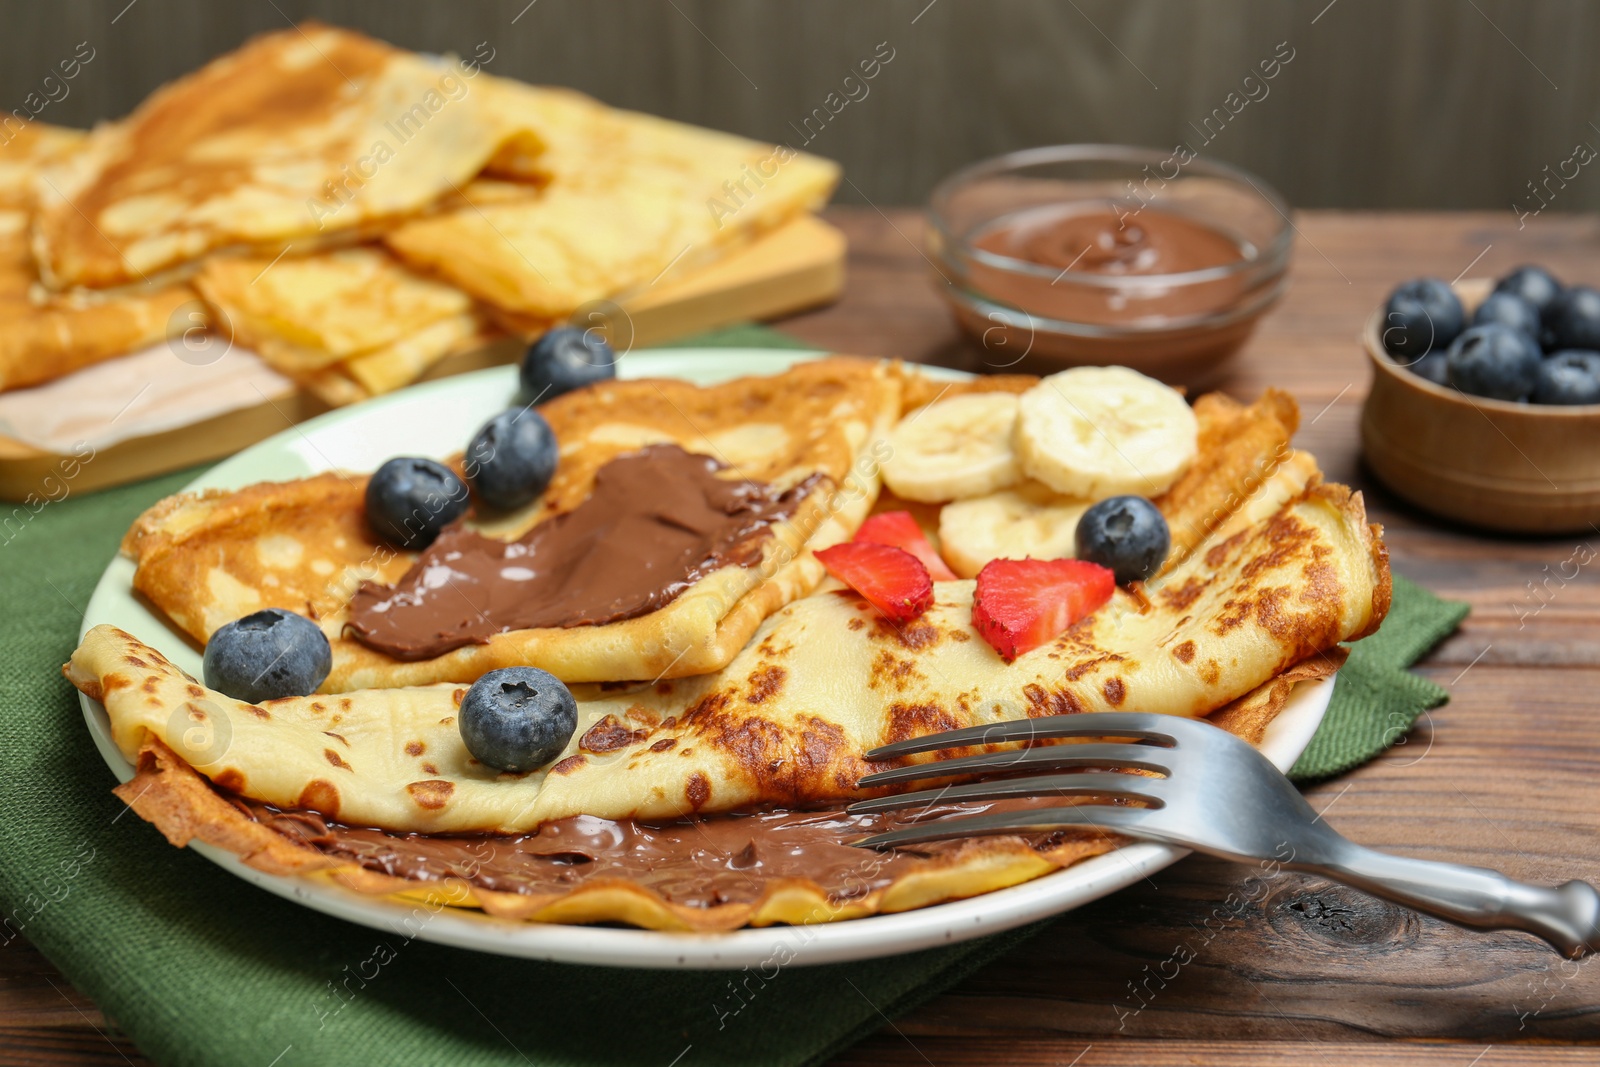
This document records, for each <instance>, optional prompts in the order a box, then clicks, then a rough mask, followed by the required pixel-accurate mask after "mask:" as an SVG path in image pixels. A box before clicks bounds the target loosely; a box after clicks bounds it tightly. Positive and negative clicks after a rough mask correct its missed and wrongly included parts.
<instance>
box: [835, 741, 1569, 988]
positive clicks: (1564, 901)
mask: <svg viewBox="0 0 1600 1067" xmlns="http://www.w3.org/2000/svg"><path fill="white" fill-rule="evenodd" d="M1059 738H1119V739H1120V738H1136V739H1138V740H1137V741H1135V742H1132V743H1130V742H1127V741H1121V740H1118V741H1110V742H1107V741H1102V742H1099V743H1080V744H1067V745H1038V746H1031V747H1026V748H1013V749H1008V750H1003V751H998V752H985V753H982V754H979V755H972V756H962V757H957V758H953V759H944V760H937V761H933V762H926V763H915V764H908V765H906V766H902V767H896V768H894V769H893V770H887V771H883V772H881V773H878V774H870V775H867V776H866V777H865V778H863V779H861V782H860V785H861V787H862V788H871V787H875V786H887V785H899V784H902V783H906V782H913V781H926V780H929V779H937V778H952V777H958V776H970V775H974V774H985V773H990V774H992V773H996V772H1019V771H1028V772H1034V773H1031V774H1028V775H1027V776H1025V777H1009V778H1000V779H993V780H989V781H978V782H972V783H969V784H964V785H946V786H944V787H942V788H938V789H924V790H919V791H917V792H911V793H900V794H897V795H893V796H885V797H880V798H875V799H872V800H863V801H861V802H859V803H856V804H852V805H851V806H850V811H851V812H853V813H854V812H863V813H867V812H889V811H903V810H905V809H908V808H916V807H919V806H926V805H931V804H934V803H938V804H941V805H943V804H947V803H955V802H959V801H976V800H996V799H1005V798H1020V797H1042V796H1046V797H1047V796H1061V797H1072V798H1085V801H1084V803H1080V804H1076V805H1073V806H1070V807H1044V808H1033V809H1027V810H1021V811H1004V812H991V813H988V814H983V815H975V816H969V817H965V818H935V819H929V820H927V821H926V822H923V823H921V824H915V825H912V826H910V827H907V828H905V829H901V830H893V831H890V832H888V833H882V834H878V835H877V836H875V837H869V838H865V839H863V840H861V841H857V842H855V843H856V844H858V845H861V846H863V847H872V848H884V847H898V846H903V845H911V844H915V843H919V842H926V841H941V840H950V839H953V838H960V837H968V836H973V835H978V834H1002V833H1004V834H1014V833H1027V832H1032V831H1039V832H1048V831H1051V830H1058V829H1065V828H1069V827H1092V828H1097V829H1102V830H1109V831H1114V832H1117V833H1122V834H1126V835H1128V836H1130V837H1138V838H1147V839H1149V840H1153V841H1161V842H1164V843H1166V844H1170V845H1179V846H1181V847H1183V848H1187V849H1194V850H1196V851H1198V852H1205V853H1209V854H1210V855H1213V856H1220V857H1222V858H1223V859H1229V860H1236V861H1258V860H1259V861H1277V862H1279V863H1281V865H1282V866H1284V867H1287V868H1289V869H1291V870H1299V871H1311V872H1314V873H1316V874H1320V875H1323V876H1324V877H1327V878H1331V879H1333V880H1334V881H1337V882H1343V883H1344V884H1346V885H1351V886H1355V887H1356V888H1358V889H1362V890H1365V891H1366V892H1368V893H1372V894H1374V895H1375V896H1379V897H1383V898H1385V899H1387V900H1392V901H1394V902H1396V903H1399V904H1404V905H1405V906H1407V907H1409V908H1414V909H1416V910H1417V911H1421V912H1426V913H1427V914H1429V915H1433V916H1437V917H1438V918H1440V919H1444V920H1446V921H1449V922H1453V923H1457V924H1459V925H1461V926H1468V927H1474V928H1477V929H1483V930H1506V929H1510V930H1524V931H1526V932H1528V933H1530V934H1535V935H1537V936H1539V937H1541V938H1543V939H1544V940H1546V941H1548V942H1549V943H1550V944H1551V945H1552V946H1554V947H1555V948H1556V949H1557V950H1558V951H1560V952H1562V953H1563V954H1565V955H1566V956H1568V957H1571V958H1574V959H1575V958H1577V957H1579V956H1582V955H1584V954H1585V953H1587V952H1590V951H1592V950H1593V949H1595V948H1600V893H1597V892H1596V891H1595V889H1594V887H1593V886H1591V885H1590V884H1589V883H1587V882H1582V881H1571V882H1565V883H1563V884H1561V885H1558V886H1553V887H1550V886H1538V885H1528V884H1526V883H1523V882H1517V881H1513V880H1512V879H1510V878H1507V877H1506V876H1504V875H1502V874H1500V873H1498V872H1496V871H1491V870H1487V869H1486V868H1483V867H1464V866H1458V865H1456V864H1451V863H1435V862H1433V861H1431V860H1419V859H1410V858H1407V857H1404V856H1393V855H1389V854H1388V853H1384V852H1375V851H1373V850H1372V849H1369V848H1363V847H1362V846H1360V845H1357V844H1353V843H1352V842H1350V841H1347V840H1346V839H1345V838H1343V837H1341V836H1340V835H1339V834H1338V833H1336V832H1335V831H1334V830H1333V828H1332V827H1330V826H1329V825H1328V824H1327V823H1326V822H1324V821H1323V820H1322V819H1321V818H1320V817H1319V816H1318V815H1317V814H1316V813H1315V812H1313V811H1312V810H1311V806H1310V805H1308V804H1307V803H1306V801H1305V798H1304V797H1302V796H1301V795H1300V791H1299V790H1298V789H1296V788H1295V787H1294V786H1293V785H1292V784H1291V783H1290V781H1289V779H1288V778H1286V777H1284V775H1283V773H1282V772H1281V771H1279V770H1278V769H1277V768H1276V767H1274V766H1273V765H1272V764H1271V763H1270V762H1268V760H1267V758H1266V757H1265V756H1263V755H1261V753H1259V752H1257V751H1256V750H1255V749H1254V748H1253V747H1251V746H1250V745H1249V744H1247V743H1246V742H1244V741H1241V740H1240V739H1239V738H1237V737H1234V736H1233V735H1232V734H1230V733H1228V732H1227V731H1225V730H1222V729H1219V728H1218V727H1215V726H1212V725H1211V724H1210V723H1207V722H1204V721H1201V720H1194V719H1183V718H1178V717H1176V716H1170V715H1150V714H1139V713H1133V712H1102V713H1095V714H1087V715H1056V716H1052V717H1049V718H1040V719H1020V720H1016V721H1012V722H1002V723H995V724H992V725H988V726H973V727H969V728H967V729H964V730H951V731H948V732H945V733H940V734H932V735H930V736H927V737H919V738H914V739H912V740H908V741H900V742H897V743H895V744H892V745H885V746H883V747H882V748H876V749H873V750H872V751H871V752H868V753H867V754H866V758H867V759H870V760H890V759H897V758H899V757H901V756H909V755H912V754H914V753H919V752H932V751H935V750H938V749H946V748H955V747H963V746H968V745H994V744H1000V743H1002V742H1012V741H1021V742H1027V741H1044V740H1052V739H1059ZM1129 768H1136V769H1139V770H1145V771H1154V772H1156V773H1158V774H1161V775H1164V776H1165V777H1161V778H1152V777H1147V776H1144V775H1136V774H1127V773H1122V770H1125V769H1129ZM1038 772H1064V773H1045V774H1040V773H1038ZM1130 801H1131V802H1133V803H1135V804H1140V805H1143V806H1142V807H1131V806H1108V805H1114V804H1117V803H1118V802H1130Z"/></svg>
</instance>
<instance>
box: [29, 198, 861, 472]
mask: <svg viewBox="0 0 1600 1067" xmlns="http://www.w3.org/2000/svg"><path fill="white" fill-rule="evenodd" d="M844 257H845V239H844V235H843V234H841V233H840V232H839V231H838V230H837V229H835V228H834V227H832V226H830V225H828V224H827V223H825V222H823V221H821V220H820V219H817V218H814V217H811V216H807V217H804V218H800V219H796V220H795V221H793V222H791V223H789V224H787V225H786V226H783V227H781V228H780V229H778V230H775V231H773V232H772V233H770V234H768V235H766V236H765V237H763V238H761V239H759V240H757V241H755V242H753V243H751V244H750V245H748V246H747V247H745V248H741V249H739V250H738V251H735V252H732V253H730V254H729V255H727V256H725V257H723V258H722V259H720V260H718V261H717V262H715V263H712V264H710V265H708V266H706V267H704V268H700V269H697V270H694V271H693V272H690V273H686V274H685V275H684V276H683V277H682V278H676V279H670V280H667V281H664V282H661V283H659V284H656V285H652V286H647V287H645V288H644V289H642V290H641V291H639V292H638V293H637V294H635V295H633V296H629V297H623V298H622V299H621V300H619V301H617V302H616V303H615V304H611V303H609V302H608V303H606V304H605V305H603V306H597V308H596V316H597V318H596V319H595V320H594V321H593V322H587V321H586V324H590V325H597V326H599V327H600V328H601V329H602V332H604V333H606V334H607V335H608V336H611V335H614V339H615V340H616V342H617V343H618V347H619V349H629V348H645V347H648V346H650V345H655V344H661V343H663V342H666V341H672V340H676V339H678V338H682V337H688V336H691V335H693V334H696V333H701V332H703V331H706V330H713V329H716V328H718V327H720V326H728V325H731V324H733V323H737V322H750V321H760V320H763V319H769V318H774V317H776V316H779V315H784V314H788V313H790V312H794V311H799V310H802V309H805V308H811V307H815V306H816V305H818V304H824V303H827V302H828V301H830V300H833V299H835V298H836V297H837V296H838V295H839V292H840V290H841V289H842V288H843V286H844ZM524 347H525V342H524V341H522V340H521V339H519V338H516V337H504V338H501V339H499V340H497V341H495V342H493V343H491V344H489V345H486V346H484V347H483V348H479V349H477V350H475V351H472V352H467V353H463V354H461V355H457V356H452V357H449V358H447V359H444V360H441V361H440V362H439V363H437V364H435V365H434V366H433V367H432V368H430V369H429V370H428V372H427V373H426V374H424V375H423V379H424V380H426V379H432V378H442V377H447V376H449V375H452V374H461V373H464V372H466V371H472V370H480V369H482V368H484V367H490V366H494V365H496V364H502V363H511V362H514V361H516V360H518V359H520V358H521V357H522V352H523V349H524ZM326 410H328V409H327V405H326V404H324V403H323V402H321V401H320V400H318V399H317V398H315V397H314V396H312V395H310V394H309V393H306V392H303V391H300V390H294V389H291V390H288V391H286V392H284V393H283V394H281V395H278V396H272V397H268V398H266V399H264V400H263V401H262V402H261V403H259V404H254V405H251V406H249V407H245V408H239V409H235V410H233V411H229V412H226V413H223V414H220V415H216V416H214V417H211V418H206V419H203V420H201V421H198V422H195V423H191V424H189V425H186V426H180V427H177V428H175V429H171V430H166V431H164V432H161V433H153V434H149V435H146V436H142V437H134V438H130V439H128V440H125V441H120V442H118V443H116V444H113V445H109V446H107V447H105V448H101V449H97V450H96V452H95V455H94V462H93V463H89V464H83V465H81V466H78V465H75V464H74V465H72V468H71V469H74V470H76V471H77V473H76V474H75V475H74V476H72V478H71V482H72V491H73V492H75V493H77V492H87V491H89V490H93V489H100V488H104V487H106V486H110V485H121V484H124V483H126V482H132V481H137V480H138V479H140V478H148V477H150V476H152V475H155V474H160V473H163V472H165V471H171V470H178V469H180V468H183V467H187V466H192V465H193V464H196V463H202V462H205V461H206V460H211V459H218V458H220V457H222V456H227V455H231V454H233V453H234V452H237V451H239V450H240V449H241V448H244V447H245V446H247V445H250V444H253V443H255V442H256V441H259V440H262V439H263V438H266V437H270V436H271V435H272V434H275V433H278V432H280V431H281V430H283V429H284V428H285V427H286V426H287V425H290V424H292V423H295V422H299V421H302V420H304V419H307V418H310V417H311V416H313V415H317V414H320V413H321V412H323V411H326ZM64 464H73V461H72V458H71V457H67V456H62V455H58V454H56V453H54V452H51V451H48V450H45V449H40V448H36V447H34V446H32V445H29V444H26V443H23V442H21V441H16V440H12V439H10V438H7V437H5V436H3V435H0V499H4V500H15V501H25V500H27V499H28V497H29V496H30V495H33V496H35V497H36V498H45V499H48V498H49V496H50V489H51V486H52V485H53V484H54V482H55V481H56V480H57V479H59V477H60V475H59V472H60V471H61V470H62V469H63V465H64Z"/></svg>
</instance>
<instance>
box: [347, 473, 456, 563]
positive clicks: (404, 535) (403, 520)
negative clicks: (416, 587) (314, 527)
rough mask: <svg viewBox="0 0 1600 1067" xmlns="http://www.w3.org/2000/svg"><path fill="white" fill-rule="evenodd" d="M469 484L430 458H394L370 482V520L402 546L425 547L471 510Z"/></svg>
mask: <svg viewBox="0 0 1600 1067" xmlns="http://www.w3.org/2000/svg"><path fill="white" fill-rule="evenodd" d="M467 499H468V498H467V486H466V483H464V482H463V481H462V480H461V479H460V478H458V477H456V472H455V471H453V470H451V469H450V468H449V467H446V466H445V465H444V464H443V463H437V462H435V461H434V460H431V459H422V458H420V457H418V456H396V457H395V458H394V459H391V460H389V461H388V462H387V463H385V464H384V465H383V466H381V467H379V468H378V469H377V471H376V472H375V473H374V474H373V475H372V478H371V480H369V481H368V482H367V494H366V505H367V522H368V523H370V524H371V525H372V528H373V530H375V531H376V532H377V533H378V535H379V536H380V537H382V538H383V539H384V540H386V541H389V542H390V543H392V544H396V545H399V546H400V547H401V548H427V547H428V546H429V545H431V544H433V539H434V538H435V537H438V536H439V531H440V530H442V529H444V528H445V527H446V526H448V525H450V524H451V523H452V522H454V521H456V520H457V519H459V518H460V517H461V516H462V515H464V514H466V511H467Z"/></svg>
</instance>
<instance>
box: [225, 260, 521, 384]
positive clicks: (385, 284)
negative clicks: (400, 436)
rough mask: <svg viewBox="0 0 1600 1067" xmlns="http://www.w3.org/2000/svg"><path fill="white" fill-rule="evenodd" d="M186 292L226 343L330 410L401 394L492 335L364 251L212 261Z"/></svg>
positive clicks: (457, 301) (461, 306)
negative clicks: (197, 298) (192, 291)
mask: <svg viewBox="0 0 1600 1067" xmlns="http://www.w3.org/2000/svg"><path fill="white" fill-rule="evenodd" d="M194 285H195V287H196V288H197V289H198V290H199V291H200V295H201V296H203V297H204V298H205V300H206V303H207V304H209V305H210V307H211V309H212V313H213V316H214V317H215V318H216V319H217V320H218V321H220V322H222V323H225V324H226V326H225V327H224V330H225V332H228V333H230V334H231V335H232V336H233V338H234V340H235V341H237V342H238V343H240V344H242V345H244V346H246V347H248V348H250V349H252V350H254V351H255V352H256V353H257V354H259V355H260V356H261V357H262V358H263V359H265V360H266V361H267V362H268V363H270V364H271V365H272V366H273V367H274V368H275V369H277V370H280V371H282V372H283V373H284V374H286V375H288V376H289V377H292V378H295V379H296V380H297V381H299V382H301V383H302V384H304V385H306V386H307V387H308V388H310V389H312V390H313V391H315V392H317V393H318V394H319V395H320V396H322V398H323V399H324V400H326V401H328V402H329V403H333V404H343V403H351V402H354V401H356V400H364V399H366V398H368V397H371V396H377V395H379V394H381V393H387V392H389V391H391V390H394V389H398V388H400V387H401V386H403V385H408V384H410V383H411V382H412V381H414V380H416V378H417V376H418V375H420V374H422V373H423V372H424V371H426V370H427V369H428V368H429V367H431V366H432V365H433V364H435V363H437V362H438V361H439V360H441V359H443V358H445V357H446V356H449V355H452V354H455V353H458V352H465V351H469V350H471V349H475V348H480V347H482V346H483V345H485V344H487V343H488V342H489V341H490V340H492V339H493V338H494V336H495V335H496V331H495V330H494V328H493V327H492V326H491V325H490V324H489V323H488V322H487V321H485V320H484V319H483V317H482V316H481V315H480V314H479V312H478V310H477V308H476V307H475V305H474V303H473V300H472V298H471V297H469V296H467V294H465V293H463V292H462V291H461V290H459V289H456V288H455V287H453V286H449V285H445V284H443V283H441V282H436V281H433V280H431V279H428V278H423V277H421V276H419V275H417V274H415V273H413V272H412V271H409V270H407V269H406V268H404V267H403V266H401V265H400V264H399V263H397V262H396V261H395V260H394V258H393V257H392V256H390V255H389V254H388V253H387V252H385V251H383V249H381V248H378V247H373V246H362V247H358V248H346V249H339V250H336V251H332V252H324V253H320V254H317V255H312V256H302V257H296V256H285V257H283V258H281V259H278V260H276V261H274V260H273V258H272V257H268V256H214V257H212V258H211V259H209V260H207V261H206V262H205V263H204V265H202V266H201V268H200V271H199V273H198V274H197V275H195V278H194Z"/></svg>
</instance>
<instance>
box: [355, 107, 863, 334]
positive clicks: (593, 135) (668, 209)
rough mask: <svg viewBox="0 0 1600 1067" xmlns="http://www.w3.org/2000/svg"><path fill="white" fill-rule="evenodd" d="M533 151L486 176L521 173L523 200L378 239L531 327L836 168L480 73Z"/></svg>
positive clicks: (748, 220)
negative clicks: (534, 142) (531, 138)
mask: <svg viewBox="0 0 1600 1067" xmlns="http://www.w3.org/2000/svg"><path fill="white" fill-rule="evenodd" d="M479 83H481V84H475V85H474V90H475V91H477V90H479V89H480V88H481V89H482V91H483V95H484V98H485V100H486V101H488V103H489V106H491V107H492V108H494V109H496V110H497V111H498V112H499V113H500V115H501V116H502V118H501V122H502V124H503V125H506V126H509V127H517V128H522V127H526V128H528V129H531V130H534V131H537V134H538V143H539V146H540V149H539V151H538V152H537V153H529V152H525V151H524V152H512V151H508V152H502V153H500V154H499V155H498V156H496V158H495V159H493V160H491V161H490V163H489V173H490V174H491V175H498V176H500V177H502V178H507V177H509V178H515V179H520V180H524V181H532V182H535V183H539V184H541V185H542V186H543V193H542V194H541V195H540V196H538V197H536V198H534V199H530V200H525V201H519V202H512V203H503V204H493V205H484V206H470V207H467V208H464V209H461V210H456V211H450V212H444V213H440V214H436V215H433V216H430V217H427V218H421V219H417V220H415V221H412V222H408V223H406V224H405V225H402V226H400V227H398V228H397V229H395V230H394V231H392V232H390V233H389V234H387V235H386V236H385V238H384V240H385V241H386V242H387V244H388V245H389V247H390V248H392V249H393V250H394V251H395V252H396V253H397V254H398V255H399V256H400V257H401V258H402V259H404V260H406V261H407V262H408V263H411V264H413V265H415V266H417V267H418V268H419V269H422V270H425V271H427V272H429V273H431V274H435V275H437V276H438V277H441V278H443V279H445V280H446V281H449V282H451V283H452V284H454V285H457V286H459V287H461V288H462V289H465V290H466V291H467V292H469V293H472V294H473V295H474V296H476V297H478V298H479V299H480V300H482V301H484V302H485V303H486V304H488V305H490V306H491V307H493V308H494V309H495V310H496V312H497V314H498V315H499V317H500V318H501V320H502V321H503V322H504V323H506V324H507V325H508V326H510V327H513V328H517V329H521V330H523V331H525V332H531V331H535V330H538V329H540V328H542V327H543V325H544V324H546V323H548V322H550V321H555V320H561V319H565V318H566V317H568V316H569V315H570V314H571V313H572V312H574V311H575V310H577V309H578V308H580V307H582V306H583V305H585V304H587V303H589V302H591V301H596V300H602V299H611V298H615V297H617V296H619V295H622V294H626V293H629V292H631V291H636V290H638V289H640V288H642V287H646V286H648V285H650V284H652V283H653V282H654V281H656V280H658V279H660V278H662V277H664V276H667V275H668V274H671V273H672V272H674V271H677V272H681V271H684V270H686V269H689V268H692V267H693V266H695V265H699V264H704V263H707V262H710V261H712V260H714V259H715V258H716V257H717V256H719V255H721V254H722V253H723V252H725V251H726V250H727V249H729V248H731V247H736V246H738V245H740V244H742V243H745V242H747V241H749V240H750V239H752V238H753V237H755V236H757V235H759V234H761V233H765V232H767V231H768V230H771V229H774V228H776V227H777V226H778V225H780V224H782V223H783V222H786V221H788V220H789V219H791V218H793V217H795V216H796V215H798V214H800V213H801V212H804V211H810V210H814V209H816V208H818V207H821V206H822V204H824V203H825V202H826V201H827V199H828V196H829V195H830V194H831V193H832V191H833V187H834V185H835V183H836V182H837V181H838V177H839V168H838V166H837V165H836V164H834V163H832V162H829V161H827V160H824V159H819V158H817V157H815V156H810V155H806V154H804V153H800V152H796V151H794V150H793V149H791V148H788V147H787V146H781V145H780V146H774V145H769V144H762V143H760V142H756V141H750V140H746V139H745V138H742V137H735V136H733V135H731V134H726V133H718V132H715V131H712V130H706V129H701V128H699V127H695V126H688V125H685V124H683V123H678V122H671V121H668V120H666V119H660V118H655V117H653V116H650V115H644V114H640V113H637V112H630V111H619V110H617V109H614V108H608V107H605V106H604V105H602V104H600V103H598V102H596V101H594V100H591V99H589V98H588V97H585V96H582V95H581V94H578V93H574V92H570V91H567V90H559V89H547V88H535V87H533V86H527V85H522V84H520V83H517V82H513V81H507V80H504V79H498V78H488V77H487V76H485V77H481V78H480V79H479Z"/></svg>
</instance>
